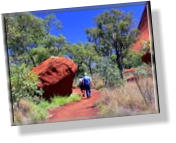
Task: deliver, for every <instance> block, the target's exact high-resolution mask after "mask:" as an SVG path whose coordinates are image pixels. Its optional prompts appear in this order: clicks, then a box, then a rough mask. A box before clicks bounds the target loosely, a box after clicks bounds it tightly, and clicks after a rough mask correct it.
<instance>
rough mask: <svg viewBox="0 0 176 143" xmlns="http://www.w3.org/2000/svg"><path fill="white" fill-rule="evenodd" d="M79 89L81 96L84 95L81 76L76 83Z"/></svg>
mask: <svg viewBox="0 0 176 143" xmlns="http://www.w3.org/2000/svg"><path fill="white" fill-rule="evenodd" d="M78 86H79V88H80V90H81V93H82V96H83V97H84V96H85V91H84V90H85V89H84V85H83V78H79V84H78Z"/></svg>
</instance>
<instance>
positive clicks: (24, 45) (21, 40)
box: [4, 13, 65, 66]
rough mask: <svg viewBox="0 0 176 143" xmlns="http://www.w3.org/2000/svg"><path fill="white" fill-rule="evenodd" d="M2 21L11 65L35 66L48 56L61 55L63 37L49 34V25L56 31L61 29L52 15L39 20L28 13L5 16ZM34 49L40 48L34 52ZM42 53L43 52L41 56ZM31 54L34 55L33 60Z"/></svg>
mask: <svg viewBox="0 0 176 143" xmlns="http://www.w3.org/2000/svg"><path fill="white" fill-rule="evenodd" d="M4 19H5V27H6V35H7V47H8V53H9V56H10V57H11V58H10V62H11V63H18V64H21V63H26V64H33V66H36V64H39V63H40V62H41V61H43V60H44V59H46V58H48V56H49V55H53V56H58V55H59V56H61V55H63V52H62V48H63V46H64V45H65V37H63V36H61V35H59V36H54V35H51V34H49V30H50V27H51V25H52V26H53V25H54V26H55V27H57V28H58V29H60V28H61V24H60V22H59V21H58V20H57V19H56V17H55V16H54V15H47V16H46V17H45V19H40V18H37V17H35V16H33V15H32V14H30V13H23V14H15V15H13V14H6V15H4ZM36 47H37V48H39V47H42V48H39V49H36V50H35V48H36ZM43 48H47V49H43ZM33 49H34V50H33ZM39 50H42V51H41V52H40V51H39ZM42 52H44V53H43V55H42ZM33 54H35V58H34V57H33ZM37 54H39V55H37ZM45 54H46V55H45ZM36 56H37V57H36Z"/></svg>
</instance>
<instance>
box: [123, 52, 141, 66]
mask: <svg viewBox="0 0 176 143" xmlns="http://www.w3.org/2000/svg"><path fill="white" fill-rule="evenodd" d="M142 55H143V53H141V52H135V51H132V50H129V51H128V53H127V55H126V56H125V57H124V59H123V65H124V67H125V68H132V67H138V66H141V65H142V64H143V63H142V60H141V57H142Z"/></svg>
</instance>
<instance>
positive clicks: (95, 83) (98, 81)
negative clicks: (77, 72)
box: [92, 74, 105, 90]
mask: <svg viewBox="0 0 176 143" xmlns="http://www.w3.org/2000/svg"><path fill="white" fill-rule="evenodd" d="M104 86H105V84H104V81H103V79H102V77H100V76H99V75H98V74H94V75H92V88H95V89H97V90H99V89H101V88H103V87H104Z"/></svg>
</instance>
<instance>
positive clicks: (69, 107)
mask: <svg viewBox="0 0 176 143" xmlns="http://www.w3.org/2000/svg"><path fill="white" fill-rule="evenodd" d="M73 92H74V93H80V90H79V89H74V90H73ZM91 92H92V93H91V95H92V96H91V98H89V99H87V98H85V97H82V99H81V100H80V101H78V102H73V103H69V104H66V105H64V106H62V107H58V108H55V109H53V110H51V111H50V112H49V121H50V122H51V121H66V120H76V119H90V118H93V117H95V115H97V113H98V109H97V108H96V107H95V103H96V102H97V101H98V100H100V96H101V95H100V91H97V90H92V91H91Z"/></svg>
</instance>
